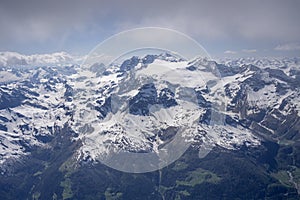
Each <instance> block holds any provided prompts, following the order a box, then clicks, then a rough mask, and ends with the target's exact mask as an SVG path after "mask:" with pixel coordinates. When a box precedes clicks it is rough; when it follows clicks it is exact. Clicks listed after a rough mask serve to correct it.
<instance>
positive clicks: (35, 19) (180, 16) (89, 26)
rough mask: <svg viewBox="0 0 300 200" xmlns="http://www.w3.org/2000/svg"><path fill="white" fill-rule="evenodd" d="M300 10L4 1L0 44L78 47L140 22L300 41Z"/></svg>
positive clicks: (205, 34) (272, 4) (240, 4)
mask: <svg viewBox="0 0 300 200" xmlns="http://www.w3.org/2000/svg"><path fill="white" fill-rule="evenodd" d="M299 8H300V1H297V0H286V1H282V0H269V1H268V0H252V1H240V0H227V1H217V0H210V1H208V0H207V1H197V0H186V1H173V0H172V1H171V0H165V1H158V0H153V1H141V0H131V1H129V0H122V1H116V0H111V1H106V0H105V1H103V0H102V1H97V0H86V1H79V0H64V1H53V0H45V1H37V0H36V1H34V0H28V1H15V0H9V1H8V0H7V1H5V0H4V1H1V3H0V27H1V37H0V47H1V48H2V49H1V50H3V48H7V49H14V48H15V49H16V48H22V47H24V46H25V45H30V44H37V43H38V44H45V45H47V44H49V43H64V42H66V41H68V42H70V43H75V45H76V42H78V41H76V40H75V39H74V38H81V39H82V40H85V39H86V40H88V39H90V38H91V37H90V36H91V35H93V36H95V37H96V36H97V35H100V36H101V35H103V34H104V33H105V34H107V35H109V34H113V33H117V32H118V31H122V30H126V29H128V28H136V27H141V26H163V27H166V28H173V29H176V30H179V31H183V32H184V33H187V34H189V35H191V36H192V37H195V38H201V40H205V41H233V42H236V43H239V44H243V43H245V44H249V43H253V42H254V45H256V43H257V44H259V43H260V42H261V41H264V42H266V41H268V42H269V43H270V44H271V43H272V44H273V46H274V44H276V45H277V44H280V43H289V42H299V41H300V21H299V19H300V12H299ZM98 39H99V40H101V38H98ZM102 39H104V38H102ZM78 45H79V46H80V45H81V43H79V42H78ZM229 48H230V47H229ZM243 48H248V47H247V46H244V47H243ZM250 48H252V47H250ZM16 50H17V49H16ZM222 52H224V49H223V51H222Z"/></svg>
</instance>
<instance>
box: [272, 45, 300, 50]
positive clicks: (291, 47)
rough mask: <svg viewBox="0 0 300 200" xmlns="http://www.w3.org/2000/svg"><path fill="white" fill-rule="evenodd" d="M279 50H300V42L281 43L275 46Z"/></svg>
mask: <svg viewBox="0 0 300 200" xmlns="http://www.w3.org/2000/svg"><path fill="white" fill-rule="evenodd" d="M275 50H277V51H297V50H300V43H288V44H280V45H278V46H276V47H275Z"/></svg>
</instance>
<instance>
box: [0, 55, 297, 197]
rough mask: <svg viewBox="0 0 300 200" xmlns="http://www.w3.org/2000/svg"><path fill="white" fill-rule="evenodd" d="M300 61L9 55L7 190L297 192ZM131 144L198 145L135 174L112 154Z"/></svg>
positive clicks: (2, 145) (24, 193)
mask: <svg viewBox="0 0 300 200" xmlns="http://www.w3.org/2000/svg"><path fill="white" fill-rule="evenodd" d="M299 60H300V59H299V58H283V59H236V60H223V61H218V62H216V61H214V60H209V59H206V58H197V59H194V60H191V61H186V60H183V59H181V58H176V57H175V56H173V55H170V54H161V55H147V56H145V57H137V56H134V57H132V58H129V59H127V60H124V61H123V62H122V63H121V64H120V65H118V64H112V65H111V66H104V65H103V64H101V63H95V64H93V65H91V66H80V65H76V64H73V65H72V64H70V63H75V62H74V58H73V57H72V56H70V55H68V54H67V53H57V54H52V55H34V56H23V55H20V54H17V53H10V52H6V53H0V66H1V67H0V69H1V71H0V122H1V123H0V172H1V179H0V188H1V189H0V197H1V199H24V198H23V197H26V198H33V199H51V198H52V199H176V198H177V199H212V198H214V199H215V198H217V199H218V198H219V199H233V198H242V199H278V198H279V199H280V198H289V199H297V198H299V193H300V156H299V155H300V133H299V131H300V117H299V116H300V114H299V112H300V103H299V102H300V65H299ZM46 63H47V64H46ZM16 66H24V67H16ZM178 134H181V137H182V138H183V139H186V140H189V142H188V143H180V141H179V142H177V143H176V142H175V143H174V141H177V140H178V137H177V136H176V135H178ZM170 144H172V145H170ZM174 144H175V145H174ZM187 144H188V145H190V146H186V145H187ZM176 145H177V146H176ZM185 147H186V148H185ZM120 150H122V151H125V152H130V153H140V154H141V153H144V154H145V153H152V154H153V155H158V156H159V155H161V154H162V152H166V153H167V154H175V155H176V156H177V154H176V153H177V150H178V151H180V150H186V152H185V153H184V154H183V155H182V156H181V154H180V153H178V156H177V157H180V158H179V159H178V160H177V161H175V160H176V159H173V157H172V158H170V163H168V164H170V165H169V166H168V167H165V168H163V169H160V170H158V171H154V172H149V173H146V174H130V173H123V172H119V171H116V170H114V169H111V168H109V167H107V166H105V165H104V164H103V163H102V162H103V161H105V160H107V158H110V155H114V153H116V152H118V151H120ZM176 156H174V158H175V157H176ZM177 157H176V158H177ZM116 158H117V157H115V159H116ZM130 159H133V158H130V157H129V158H128V160H127V161H126V160H121V162H122V163H121V164H124V163H131V164H129V165H128V166H125V167H124V168H122V167H120V169H128V168H132V167H134V165H135V164H136V163H135V161H134V160H132V162H131V161H130ZM172 159H173V160H172ZM118 161H120V160H118ZM154 161H157V160H154ZM171 161H175V162H171ZM110 164H112V165H113V164H116V163H110ZM118 164H120V163H118ZM148 164H149V166H150V164H153V163H152V162H151V161H149V163H148ZM149 166H147V164H146V165H145V166H143V167H144V168H145V171H147V169H148V167H149ZM126 167H127V168H126ZM135 167H136V166H135ZM151 169H152V168H151V167H149V171H152V170H151ZM140 170H141V168H138V169H137V171H140ZM125 171H126V170H125ZM20 183H22V184H20ZM141 190H142V191H143V192H141V193H138V194H137V191H141ZM139 195H141V196H139Z"/></svg>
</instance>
